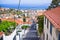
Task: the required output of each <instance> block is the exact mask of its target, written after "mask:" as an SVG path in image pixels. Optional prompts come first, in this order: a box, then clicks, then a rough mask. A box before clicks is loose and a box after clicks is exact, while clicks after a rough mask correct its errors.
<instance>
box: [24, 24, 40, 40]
mask: <svg viewBox="0 0 60 40" xmlns="http://www.w3.org/2000/svg"><path fill="white" fill-rule="evenodd" d="M23 40H40V37H38V35H37V30H36V26H35V24H34V23H33V24H32V25H31V27H30V29H29V32H28V33H27V34H26V37H25V38H23Z"/></svg>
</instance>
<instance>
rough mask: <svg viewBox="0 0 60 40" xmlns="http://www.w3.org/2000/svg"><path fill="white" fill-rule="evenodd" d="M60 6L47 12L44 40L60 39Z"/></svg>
mask: <svg viewBox="0 0 60 40" xmlns="http://www.w3.org/2000/svg"><path fill="white" fill-rule="evenodd" d="M57 10H60V7H57V8H55V9H51V10H49V11H46V12H45V14H44V15H45V16H44V34H43V35H44V37H43V39H44V40H60V12H59V11H57Z"/></svg>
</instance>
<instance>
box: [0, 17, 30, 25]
mask: <svg viewBox="0 0 60 40" xmlns="http://www.w3.org/2000/svg"><path fill="white" fill-rule="evenodd" d="M0 19H1V20H7V21H15V22H16V23H17V24H31V22H30V21H29V20H30V18H27V19H26V20H28V21H27V22H23V20H22V19H19V18H18V19H13V18H7V19H6V18H0Z"/></svg>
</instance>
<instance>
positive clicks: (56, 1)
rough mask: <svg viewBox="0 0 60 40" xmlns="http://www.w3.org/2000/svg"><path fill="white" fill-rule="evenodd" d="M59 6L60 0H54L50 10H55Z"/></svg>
mask: <svg viewBox="0 0 60 40" xmlns="http://www.w3.org/2000/svg"><path fill="white" fill-rule="evenodd" d="M57 6H60V0H52V2H51V4H50V6H49V7H48V9H51V8H55V7H57Z"/></svg>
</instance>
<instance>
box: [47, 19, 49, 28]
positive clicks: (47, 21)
mask: <svg viewBox="0 0 60 40" xmlns="http://www.w3.org/2000/svg"><path fill="white" fill-rule="evenodd" d="M48 26H49V20H48V19H47V28H48Z"/></svg>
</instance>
